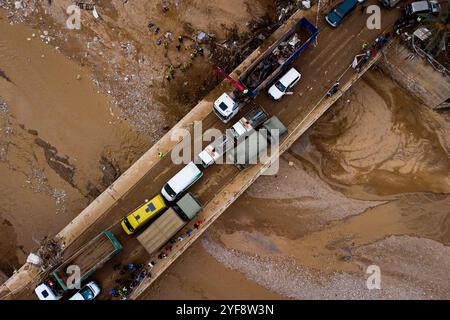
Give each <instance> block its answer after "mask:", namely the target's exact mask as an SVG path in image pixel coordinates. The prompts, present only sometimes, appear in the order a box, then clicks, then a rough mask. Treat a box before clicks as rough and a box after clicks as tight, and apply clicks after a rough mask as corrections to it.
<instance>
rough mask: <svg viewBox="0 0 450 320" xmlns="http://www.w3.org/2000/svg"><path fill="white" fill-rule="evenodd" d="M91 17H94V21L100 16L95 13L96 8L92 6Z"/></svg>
mask: <svg viewBox="0 0 450 320" xmlns="http://www.w3.org/2000/svg"><path fill="white" fill-rule="evenodd" d="M92 15H93V16H94V18H95V19H98V18H100V15H99V14H98V12H97V8H96V7H95V6H94V9H93V10H92Z"/></svg>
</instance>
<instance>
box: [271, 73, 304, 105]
mask: <svg viewBox="0 0 450 320" xmlns="http://www.w3.org/2000/svg"><path fill="white" fill-rule="evenodd" d="M301 77H302V75H301V74H300V72H298V71H297V70H295V68H291V69H290V70H289V71H288V72H286V74H285V75H284V76H282V77H281V78H280V80H278V81H277V82H275V84H274V85H273V86H271V87H270V89H269V94H270V95H271V96H272V98H274V99H275V100H279V99H281V97H283V96H284V95H285V94H292V92H289V91H288V89H291V88H292V87H293V86H294V85H295V84H296V83H297V82H299V81H300V79H301Z"/></svg>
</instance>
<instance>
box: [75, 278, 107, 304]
mask: <svg viewBox="0 0 450 320" xmlns="http://www.w3.org/2000/svg"><path fill="white" fill-rule="evenodd" d="M99 294H100V286H99V285H98V284H97V282H95V281H91V282H89V283H88V284H86V285H85V286H83V288H81V289H80V290H79V291H78V292H77V293H75V294H74V295H73V296H72V297H71V298H70V299H69V300H94V299H95V297H97V296H98V295H99Z"/></svg>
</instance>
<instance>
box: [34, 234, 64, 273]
mask: <svg viewBox="0 0 450 320" xmlns="http://www.w3.org/2000/svg"><path fill="white" fill-rule="evenodd" d="M62 250H63V245H62V244H60V243H59V242H58V241H57V240H55V239H51V238H49V237H47V236H46V237H44V238H43V239H42V240H41V241H40V245H39V250H38V252H37V255H38V256H39V257H40V258H41V259H42V269H43V270H47V269H49V268H53V267H55V266H57V265H58V264H60V263H61V262H62V261H63V258H62V255H61V253H62Z"/></svg>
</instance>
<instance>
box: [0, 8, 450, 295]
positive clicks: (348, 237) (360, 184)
mask: <svg viewBox="0 0 450 320" xmlns="http://www.w3.org/2000/svg"><path fill="white" fill-rule="evenodd" d="M135 2H136V6H133V7H132V6H125V5H124V4H123V2H122V1H119V0H117V1H112V2H110V3H108V2H106V1H101V3H102V8H103V9H104V13H105V19H106V23H107V25H108V26H114V28H104V27H103V26H102V25H100V24H96V22H95V21H94V20H93V19H92V18H90V20H89V19H88V20H87V22H86V24H85V25H84V26H85V28H86V29H85V30H83V31H82V32H79V33H76V34H67V33H61V32H62V31H61V30H62V29H61V25H62V24H63V23H64V21H65V20H64V19H65V16H64V14H63V11H62V10H61V8H63V7H64V6H65V5H67V4H68V3H70V1H61V2H58V4H57V6H56V5H55V6H53V7H51V8H49V15H48V16H45V17H44V21H45V23H48V25H49V26H52V28H49V31H50V34H51V35H52V36H54V37H55V39H54V44H53V46H52V45H45V44H43V43H42V41H41V40H40V36H41V35H42V30H38V29H31V28H29V27H25V26H23V25H21V24H16V25H14V26H11V25H10V24H9V23H7V21H6V19H5V16H4V15H3V16H2V15H0V33H1V34H2V38H0V70H1V73H0V99H1V100H0V126H1V131H0V148H1V149H0V178H1V181H2V183H1V184H0V189H1V198H0V209H1V212H0V218H1V220H0V224H1V230H2V231H3V232H2V235H1V238H0V242H1V246H0V256H2V259H1V260H0V268H1V269H2V270H3V271H4V272H5V273H7V274H11V272H12V270H13V269H15V268H17V267H19V266H20V264H21V263H23V261H24V258H25V256H26V254H27V252H29V251H31V250H32V249H33V248H35V247H36V245H37V240H38V239H40V238H41V237H42V236H44V235H48V234H50V235H51V234H54V233H56V232H58V231H59V230H60V229H61V228H62V227H63V226H64V225H65V224H67V222H68V221H70V220H71V219H72V218H73V217H74V216H75V215H76V214H78V213H79V212H80V211H81V209H82V208H84V207H85V206H86V205H87V203H88V202H89V201H91V200H92V198H93V197H94V196H95V195H96V194H98V192H100V191H101V190H103V188H104V187H106V185H107V184H108V182H111V180H114V178H115V177H117V175H118V174H120V172H123V170H125V169H126V168H127V167H128V166H129V165H131V163H133V161H135V160H136V159H137V157H138V156H139V155H140V154H142V152H143V151H144V150H145V149H146V148H147V147H148V145H149V144H151V142H152V141H154V140H155V139H157V137H158V136H160V135H161V134H162V133H163V132H164V130H163V127H165V126H168V125H171V124H172V123H174V121H176V120H177V119H178V118H179V117H181V116H182V115H183V114H184V113H185V112H186V111H187V110H188V109H189V105H190V104H189V103H192V102H193V101H195V99H196V98H197V97H192V96H188V95H187V94H186V92H189V90H191V89H192V87H195V86H197V85H198V83H202V81H204V78H203V76H204V75H205V74H206V70H205V68H202V67H201V64H200V63H198V64H195V65H196V67H194V69H193V71H192V73H190V74H188V77H189V76H192V81H189V83H187V84H185V82H186V75H181V76H180V77H179V78H177V81H175V82H174V83H173V84H172V85H173V86H171V87H170V88H168V84H167V83H166V82H164V80H163V75H164V74H165V72H166V69H167V65H168V63H169V61H172V62H176V63H181V62H183V61H184V59H185V58H186V55H189V52H188V51H187V52H183V51H182V52H181V53H178V52H177V51H175V50H173V48H172V49H171V50H169V51H167V52H166V51H165V50H164V49H162V48H161V47H159V46H157V45H156V44H155V40H156V39H157V38H158V36H156V35H154V34H152V33H149V32H148V30H147V29H145V28H144V29H142V26H146V25H147V24H148V22H149V20H150V19H151V20H152V21H153V22H155V23H156V24H157V25H158V26H160V27H161V29H162V31H161V32H162V33H165V32H168V31H171V32H172V33H173V34H174V35H177V34H179V33H183V32H186V30H190V28H191V27H190V26H189V25H188V24H191V25H193V27H194V29H198V30H202V29H209V30H208V31H211V30H212V31H213V32H217V33H218V34H219V33H220V32H221V31H222V32H223V30H224V29H223V28H222V27H221V26H220V24H221V23H228V22H230V21H237V24H238V25H239V26H241V27H242V25H244V24H245V22H246V21H248V19H249V17H250V16H254V15H259V14H260V13H263V12H264V8H266V7H267V6H268V5H269V2H268V1H260V2H259V6H257V7H255V8H254V10H253V11H254V12H251V13H249V12H248V11H249V10H248V2H247V1H238V0H233V1H217V2H214V3H212V2H209V3H207V5H206V4H205V1H200V0H199V1H189V2H176V1H175V2H174V3H179V5H178V6H175V7H171V9H169V12H168V14H167V15H163V14H161V9H160V8H159V6H158V4H157V3H158V2H157V1H135ZM44 5H45V4H44ZM217 8H219V9H218V10H213V9H217ZM242 8H245V9H244V10H242ZM252 8H253V7H252ZM205 17H206V18H205ZM208 17H209V18H208ZM33 33H34V34H35V35H34V36H33ZM62 35H63V36H62ZM64 38H66V39H70V40H65V41H64ZM28 39H30V40H28ZM52 43H53V42H52ZM88 43H89V45H88ZM54 46H60V47H61V48H60V49H61V50H60V51H58V50H55V49H54ZM118 48H121V49H118ZM142 56H148V57H152V60H150V61H142V59H141V58H142ZM68 57H73V59H72V60H71V59H69V58H68ZM75 61H77V62H78V63H77V62H75ZM104 61H108V63H105V62H104ZM80 63H81V64H84V65H85V66H81V65H80ZM78 75H80V76H78ZM126 76H130V77H129V78H130V79H131V80H124V78H125V77H126ZM127 79H128V78H127ZM92 80H95V81H96V82H97V81H98V82H99V83H100V87H98V86H95V85H94V84H93V81H92ZM108 91H110V94H109V97H107V96H105V95H103V94H102V92H108ZM179 97H181V98H182V99H180V100H172V98H179ZM171 101H176V103H175V104H170V103H169V102H171ZM114 102H116V103H117V104H115V103H114ZM187 102H189V103H187ZM449 119H450V118H449V117H448V114H438V113H436V112H434V111H431V110H429V109H428V108H427V107H425V106H423V105H422V104H421V103H420V102H418V101H417V100H415V99H413V98H412V96H411V95H410V94H409V93H408V92H407V91H405V90H403V89H401V88H400V87H399V86H398V85H397V84H395V83H394V82H393V81H392V80H390V78H389V76H388V75H383V74H380V73H379V72H378V71H376V70H375V71H371V72H369V73H368V74H367V75H366V76H365V77H364V78H363V79H362V80H361V81H360V82H358V83H357V84H356V85H355V86H354V87H353V89H352V90H351V91H350V92H349V93H348V94H347V95H346V96H344V97H343V98H342V99H340V101H339V102H338V103H336V105H335V106H333V108H331V109H330V111H329V112H327V113H326V114H325V115H324V116H323V117H322V118H321V119H320V120H319V121H318V122H317V123H316V124H315V125H314V126H313V127H312V128H311V129H310V130H309V131H308V132H307V133H306V134H305V135H304V136H303V137H302V138H301V139H300V140H299V141H298V142H297V143H296V144H295V145H294V146H293V147H292V148H291V150H289V152H288V153H286V154H285V155H283V157H282V159H281V169H280V172H279V174H278V175H277V176H263V177H261V178H259V179H258V180H257V182H256V183H255V184H254V185H253V186H252V187H251V188H250V189H249V190H248V191H247V192H246V193H245V194H244V195H243V196H242V197H241V198H239V199H238V201H236V203H235V204H234V205H233V206H232V207H231V208H230V209H229V210H228V211H227V212H226V213H225V214H224V215H223V216H222V217H221V218H220V219H219V221H217V222H216V223H215V224H214V226H213V227H212V228H211V230H210V231H208V233H207V235H206V236H205V237H204V238H203V239H202V240H201V241H200V242H198V243H196V244H195V245H194V246H193V247H192V248H190V249H189V250H188V252H187V253H186V254H185V255H184V256H183V257H181V259H180V260H179V261H177V262H176V263H175V264H174V266H173V267H171V268H170V269H169V271H168V272H167V273H166V274H165V275H163V276H162V277H161V278H160V279H159V280H158V281H157V283H156V284H155V286H153V287H152V288H151V290H149V292H148V295H147V298H206V299H212V298H215V299H221V298H225V299H229V298H247V299H252V298H424V297H426V298H436V297H437V298H448V296H450V287H449V284H450V279H449V278H448V277H449V275H448V273H447V268H446V266H448V265H449V264H450V261H449V257H450V252H449V247H448V246H449V243H450V210H449V208H450V196H449V193H450V174H449V172H450V158H449V146H450V141H449V139H450V122H449ZM136 131H138V132H139V133H136ZM49 221H51V223H49ZM350 253H351V258H350V259H349V258H348V257H349V254H350ZM370 264H377V265H379V266H380V267H381V270H382V273H383V290H381V291H377V292H369V291H368V290H367V289H366V288H365V287H364V284H365V278H366V274H365V269H366V267H367V266H368V265H370Z"/></svg>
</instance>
